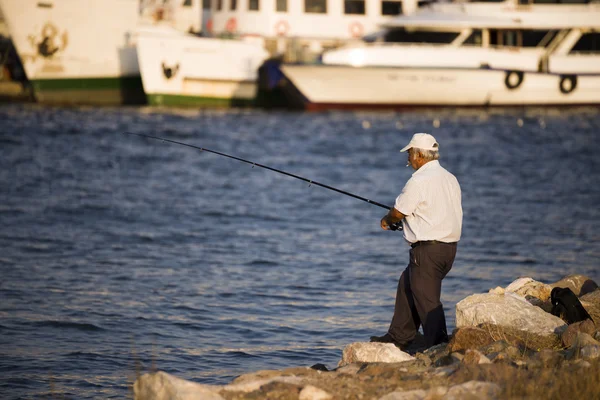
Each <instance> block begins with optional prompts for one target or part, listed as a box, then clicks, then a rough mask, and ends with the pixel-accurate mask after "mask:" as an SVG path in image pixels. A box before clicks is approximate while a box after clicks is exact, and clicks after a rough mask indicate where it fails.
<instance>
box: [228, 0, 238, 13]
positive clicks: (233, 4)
mask: <svg viewBox="0 0 600 400" xmlns="http://www.w3.org/2000/svg"><path fill="white" fill-rule="evenodd" d="M236 8H237V0H231V5H230V7H229V9H230V10H231V11H235V9H236Z"/></svg>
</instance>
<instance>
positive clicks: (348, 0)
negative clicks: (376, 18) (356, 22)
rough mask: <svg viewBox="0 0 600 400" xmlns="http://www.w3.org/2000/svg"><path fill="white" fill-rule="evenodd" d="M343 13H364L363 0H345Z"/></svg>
mask: <svg viewBox="0 0 600 400" xmlns="http://www.w3.org/2000/svg"><path fill="white" fill-rule="evenodd" d="M344 14H360V15H365V0H345V1H344Z"/></svg>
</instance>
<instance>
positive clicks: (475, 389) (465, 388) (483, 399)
mask: <svg viewBox="0 0 600 400" xmlns="http://www.w3.org/2000/svg"><path fill="white" fill-rule="evenodd" d="M500 392H501V389H500V386H498V385H497V384H495V383H491V382H481V381H469V382H465V383H463V384H461V385H454V386H452V387H451V388H450V389H449V390H448V393H446V395H445V396H444V400H464V399H471V398H472V399H479V400H492V399H497V398H498V396H499V395H500Z"/></svg>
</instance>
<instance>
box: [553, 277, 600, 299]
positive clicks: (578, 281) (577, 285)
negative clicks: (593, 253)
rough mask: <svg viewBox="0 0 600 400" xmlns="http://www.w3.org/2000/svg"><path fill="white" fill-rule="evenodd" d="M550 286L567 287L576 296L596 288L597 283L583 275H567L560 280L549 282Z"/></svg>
mask: <svg viewBox="0 0 600 400" xmlns="http://www.w3.org/2000/svg"><path fill="white" fill-rule="evenodd" d="M550 286H551V287H552V288H555V287H560V288H569V289H571V290H572V291H573V293H575V294H576V295H577V296H583V295H585V294H588V293H591V292H593V291H594V290H596V289H598V284H597V283H596V282H594V280H593V279H591V278H590V277H589V276H585V275H567V276H565V277H564V278H562V279H561V280H559V281H557V282H554V283H552V284H550Z"/></svg>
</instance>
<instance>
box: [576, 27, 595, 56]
mask: <svg viewBox="0 0 600 400" xmlns="http://www.w3.org/2000/svg"><path fill="white" fill-rule="evenodd" d="M569 53H587V54H600V32H590V33H584V34H583V35H581V37H580V38H579V40H578V41H577V43H575V46H573V48H572V49H571V50H570V51H569Z"/></svg>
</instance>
